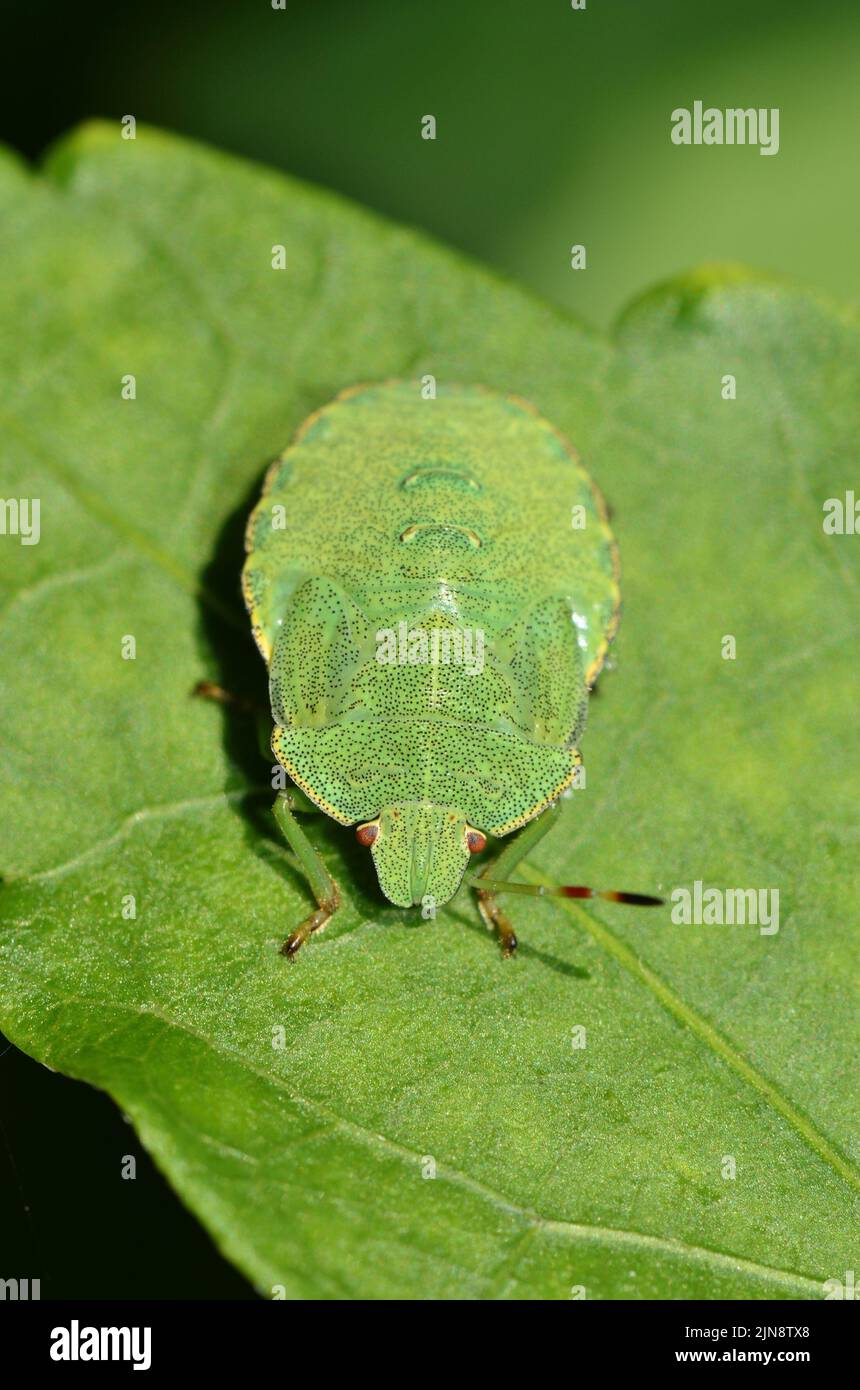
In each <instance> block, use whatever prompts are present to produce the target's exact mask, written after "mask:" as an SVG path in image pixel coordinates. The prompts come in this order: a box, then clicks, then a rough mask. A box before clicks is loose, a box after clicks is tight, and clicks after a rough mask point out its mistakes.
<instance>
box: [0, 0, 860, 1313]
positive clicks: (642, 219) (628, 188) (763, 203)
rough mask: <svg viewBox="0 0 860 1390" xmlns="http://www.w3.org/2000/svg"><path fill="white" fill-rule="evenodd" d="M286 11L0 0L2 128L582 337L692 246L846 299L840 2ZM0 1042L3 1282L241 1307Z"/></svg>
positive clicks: (846, 84)
mask: <svg viewBox="0 0 860 1390" xmlns="http://www.w3.org/2000/svg"><path fill="white" fill-rule="evenodd" d="M285 5H286V7H285V9H284V10H283V11H281V10H273V9H272V7H271V0H234V2H233V3H223V0H207V3H201V2H200V0H184V3H182V4H180V5H176V4H175V3H168V0H149V3H148V4H146V5H145V6H137V7H132V6H123V5H118V4H116V3H115V0H114V3H110V4H108V3H102V0H98V2H97V3H90V4H85V3H79V4H77V5H75V6H71V5H68V4H61V3H58V0H47V3H42V4H40V5H33V4H32V0H5V3H4V5H3V7H2V12H0V35H2V41H3V51H4V53H5V54H6V55H7V59H8V64H9V70H10V71H13V72H14V73H15V74H17V76H18V78H19V81H18V83H17V84H16V83H15V82H13V81H8V80H7V81H6V82H5V83H4V84H3V85H2V90H0V135H2V138H3V140H4V141H5V142H6V143H8V144H10V145H12V146H14V147H15V148H17V149H19V150H20V151H21V152H22V153H23V154H24V155H25V156H27V157H28V158H31V159H35V158H37V157H38V156H39V154H40V153H41V151H42V150H43V149H44V147H45V146H46V145H47V144H49V143H50V142H51V141H52V140H53V139H54V138H56V136H58V135H59V134H60V133H61V132H62V131H64V130H66V129H67V128H68V127H69V126H71V125H73V124H75V123H76V122H77V121H79V120H83V119H85V118H87V117H89V116H93V115H96V116H106V117H115V118H116V119H117V120H119V118H120V117H121V116H123V115H125V114H127V113H130V114H133V115H135V116H136V117H137V118H138V120H139V121H141V122H152V123H154V124H157V125H161V126H165V127H167V128H168V129H171V130H174V131H179V132H182V133H185V134H187V135H190V136H192V137H195V138H197V139H202V140H206V141H209V142H211V143H213V144H215V145H218V146H221V147H222V148H224V149H227V150H232V151H235V152H236V153H238V154H242V155H246V156H248V157H251V158H254V159H257V160H261V161H263V162H265V163H268V164H271V165H274V166H277V167H279V168H282V169H286V170H289V171H290V172H291V173H294V174H298V175H300V176H302V177H304V178H307V179H310V180H313V181H314V182H316V183H321V184H325V185H328V186H330V187H332V188H335V189H338V190H340V191H342V192H343V193H345V194H347V195H349V196H350V197H352V198H355V199H357V200H359V201H360V202H363V203H366V204H368V205H369V206H371V207H373V208H376V209H378V210H379V211H381V212H384V213H386V214H388V215H389V216H391V217H394V218H397V219H398V220H400V221H405V222H411V223H414V224H416V225H418V226H420V227H422V228H424V229H426V230H428V231H430V232H432V233H433V234H435V235H436V236H438V237H440V238H442V239H443V240H445V241H447V242H449V243H450V244H452V245H454V246H457V247H460V248H462V249H463V250H464V251H466V252H468V253H469V254H470V255H472V256H475V257H477V258H478V259H480V260H481V261H484V262H486V263H488V264H490V265H493V266H495V267H497V268H498V269H500V270H502V271H503V272H505V273H507V274H509V275H512V276H514V277H516V278H517V279H518V280H520V281H521V282H523V283H524V284H526V285H529V286H531V287H532V288H533V289H535V290H536V291H538V292H539V293H540V294H542V295H544V296H546V297H548V298H549V299H551V300H552V301H554V302H555V303H556V304H558V305H561V306H563V307H565V308H567V309H569V310H571V311H573V312H575V313H576V314H578V315H579V316H581V317H583V318H586V319H588V320H590V321H592V322H593V323H595V324H598V325H601V326H606V325H608V324H609V323H610V322H611V321H612V319H613V318H614V317H615V315H616V314H617V312H618V311H619V309H620V308H621V307H622V306H623V305H624V304H625V303H626V302H627V301H628V300H629V299H630V298H631V296H633V295H635V294H638V293H640V292H641V291H642V290H643V289H645V288H646V287H648V286H649V285H650V284H652V283H653V282H654V281H655V280H658V279H661V278H663V277H666V276H669V275H672V274H675V273H676V272H678V271H680V270H683V269H685V268H687V267H688V266H690V265H693V264H696V263H698V262H701V261H705V260H740V261H745V262H748V263H750V264H752V265H754V266H757V267H760V268H761V269H764V270H770V271H777V272H782V273H787V274H790V275H794V276H796V277H798V278H800V279H802V280H804V281H807V282H809V283H811V284H814V285H818V286H821V287H822V288H824V289H826V290H830V291H833V292H835V293H837V294H839V295H840V296H841V297H843V298H848V299H853V300H857V299H860V271H859V270H858V255H857V245H858V228H860V183H858V179H857V149H858V137H860V82H858V67H859V66H860V62H858V60H860V4H858V3H857V0H818V3H815V4H811V3H808V0H721V3H707V4H706V3H704V0H651V3H645V0H587V7H586V9H585V10H584V11H574V10H572V9H571V7H570V0H471V3H468V4H466V3H464V0H434V3H432V4H419V3H417V0H400V3H395V0H363V2H362V3H358V0H350V2H349V3H347V0H285ZM696 99H701V100H702V101H703V102H704V103H705V104H706V105H712V106H716V107H722V108H725V107H728V106H743V107H747V106H756V107H772V106H778V107H779V108H780V113H781V121H780V151H779V153H778V154H777V155H776V156H775V157H771V158H765V157H763V156H761V155H760V154H759V153H758V151H757V149H754V148H744V147H719V146H717V147H698V148H696V147H693V148H678V147H676V146H675V145H673V144H672V143H671V141H670V139H669V130H670V113H671V111H672V110H673V109H674V108H675V107H677V106H687V107H690V106H692V103H693V102H694V101H695V100H696ZM425 114H432V115H434V116H435V117H436V120H437V123H438V129H437V139H436V140H435V142H429V141H424V140H422V139H421V138H420V122H421V117H422V116H424V115H425ZM574 242H577V243H584V244H585V245H586V247H587V252H588V268H587V270H585V271H573V270H571V269H570V265H569V259H570V258H569V248H570V246H571V244H572V243H574ZM3 1046H4V1044H3V1042H2V1040H0V1091H2V1099H0V1233H2V1236H3V1245H2V1250H0V1254H2V1257H3V1258H2V1261H0V1263H2V1265H3V1267H2V1268H0V1277H16V1276H17V1277H41V1278H42V1280H43V1297H58V1296H64V1295H65V1296H83V1297H87V1296H89V1297H93V1296H102V1297H103V1296H109V1295H110V1296H114V1297H131V1296H147V1295H148V1296H150V1297H189V1298H195V1297H197V1298H200V1297H204V1298H205V1297H219V1296H220V1297H235V1296H252V1292H251V1290H250V1288H249V1286H248V1285H247V1284H246V1283H245V1281H244V1280H243V1279H241V1277H240V1276H239V1275H238V1274H236V1273H235V1272H234V1271H232V1270H231V1269H229V1268H228V1266H227V1265H226V1264H225V1263H224V1262H223V1261H222V1260H221V1259H220V1258H219V1257H218V1256H217V1255H216V1253H215V1252H214V1250H213V1249H212V1247H211V1245H210V1243H209V1241H208V1237H206V1236H205V1235H204V1234H203V1232H202V1231H200V1230H199V1228H198V1227H197V1226H196V1223H195V1222H194V1221H193V1220H192V1219H191V1218H190V1217H189V1216H187V1215H186V1214H185V1212H184V1211H183V1210H182V1208H181V1207H180V1206H179V1203H178V1202H177V1201H176V1199H175V1198H174V1197H173V1196H172V1194H171V1193H170V1191H169V1189H168V1188H167V1187H166V1185H165V1184H164V1182H163V1181H162V1179H161V1178H160V1177H159V1175H158V1174H157V1173H156V1172H155V1170H154V1169H153V1168H152V1165H151V1164H149V1162H148V1160H147V1159H146V1158H145V1156H144V1155H142V1154H141V1153H140V1148H139V1145H138V1144H137V1141H136V1139H135V1137H134V1136H133V1133H132V1131H131V1130H129V1129H128V1128H127V1127H126V1126H125V1125H124V1123H123V1121H122V1118H121V1116H120V1115H119V1114H118V1112H117V1111H116V1110H115V1108H114V1107H113V1105H112V1104H111V1103H110V1102H109V1101H107V1099H106V1098H104V1097H102V1096H99V1095H97V1094H96V1093H94V1092H91V1091H88V1090H87V1088H85V1087H83V1086H81V1085H79V1084H78V1083H75V1082H72V1081H68V1080H66V1079H65V1078H62V1077H59V1076H53V1075H49V1074H48V1073H47V1072H46V1071H45V1070H44V1069H43V1068H41V1067H39V1066H38V1065H37V1064H36V1063H34V1062H32V1061H30V1060H29V1059H27V1058H25V1057H23V1056H22V1055H21V1054H20V1053H19V1052H17V1050H16V1049H14V1048H8V1050H7V1051H6V1052H3V1050H2V1049H3ZM125 1152H131V1153H136V1154H138V1156H139V1163H140V1167H139V1179H138V1181H137V1182H135V1183H133V1184H132V1183H127V1184H121V1183H120V1182H119V1181H118V1179H117V1177H116V1174H117V1158H116V1155H117V1153H125ZM166 1251H169V1256H170V1258H169V1260H167V1261H165V1258H164V1256H165V1252H166Z"/></svg>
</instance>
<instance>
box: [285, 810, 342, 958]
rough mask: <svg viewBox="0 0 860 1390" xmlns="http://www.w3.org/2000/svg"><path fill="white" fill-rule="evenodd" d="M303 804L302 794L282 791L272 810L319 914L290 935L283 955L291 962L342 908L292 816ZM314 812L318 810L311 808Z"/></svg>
mask: <svg viewBox="0 0 860 1390" xmlns="http://www.w3.org/2000/svg"><path fill="white" fill-rule="evenodd" d="M301 802H305V803H306V804H307V798H305V797H304V796H303V795H302V793H301V792H295V793H294V792H293V791H292V790H290V791H283V792H279V793H278V796H277V799H276V801H275V804H274V807H273V808H272V810H273V814H274V817H275V820H276V821H277V822H278V827H279V829H280V831H281V833H282V834H283V836H284V839H285V840H286V842H287V844H288V845H289V847H290V849H291V850H292V851H293V853H294V854H295V856H296V858H297V859H298V861H299V863H300V864H301V866H302V868H303V869H304V871H305V873H306V874H307V878H308V883H309V884H310V888H311V892H312V893H313V895H314V897H315V898H316V900H317V909H316V911H315V912H312V913H311V915H310V917H307V918H305V920H304V922H302V923H301V924H300V925H299V926H298V927H296V929H295V931H294V932H291V933H290V935H289V936H288V937H287V939H286V941H285V942H284V944H283V946H282V947H281V954H282V955H285V956H289V957H290V958H292V957H293V956H295V954H296V952H297V951H298V950H299V948H300V947H301V946H302V945H303V944H304V942H305V941H307V939H308V937H309V936H310V935H311V933H312V932H316V931H322V929H323V927H324V926H325V925H326V923H327V922H328V921H329V920H330V919H331V918H332V917H333V916H334V914H335V913H336V912H337V909H338V908H339V907H340V892H339V891H338V886H337V884H336V883H335V881H334V879H333V878H332V876H331V874H330V873H329V871H328V869H327V868H326V866H325V864H324V863H323V860H322V858H321V856H320V854H319V852H318V851H317V850H316V849H314V847H313V845H312V844H311V842H310V840H309V839H308V837H307V835H306V834H305V832H304V831H303V830H302V827H301V826H300V825H299V823H298V821H297V820H296V818H295V815H294V814H293V812H294V811H296V810H298V809H304V807H302V806H301ZM311 808H312V809H313V810H317V809H318V808H317V807H316V806H312V804H311Z"/></svg>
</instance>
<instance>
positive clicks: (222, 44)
mask: <svg viewBox="0 0 860 1390" xmlns="http://www.w3.org/2000/svg"><path fill="white" fill-rule="evenodd" d="M284 3H285V6H286V8H285V9H284V10H273V9H272V7H271V0H233V3H223V0H211V3H205V4H203V3H199V2H198V0H185V3H183V4H181V5H173V4H169V3H165V0H150V3H148V4H147V5H145V6H137V7H133V6H123V5H116V4H111V5H108V4H101V3H99V4H91V5H89V6H87V5H83V6H81V5H76V6H67V5H61V4H58V3H48V4H47V5H40V6H38V7H36V6H32V5H31V4H29V3H24V0H15V3H13V4H12V5H9V4H8V0H7V4H6V7H5V11H6V13H5V23H6V25H7V26H8V39H7V43H6V46H5V47H6V52H7V53H9V54H14V53H15V52H16V51H19V50H20V49H21V47H22V45H23V50H24V51H23V59H24V67H25V68H26V70H27V71H28V72H29V73H30V74H31V89H30V91H29V93H28V97H27V100H22V99H21V96H20V94H19V93H16V92H15V91H14V89H13V90H9V89H8V88H7V90H6V91H5V92H4V94H3V98H2V100H3V103H4V106H5V111H4V122H3V125H4V131H5V136H6V138H7V140H9V141H10V143H12V144H14V145H16V146H18V147H19V148H21V149H23V150H24V151H26V152H27V153H28V154H30V155H33V156H35V155H36V154H37V153H38V152H39V150H40V148H42V147H43V146H44V145H45V144H46V143H47V142H48V141H50V140H51V139H53V138H54V137H55V136H56V135H57V134H58V133H59V132H60V131H61V130H63V129H65V128H66V127H67V126H68V125H69V124H71V123H72V122H74V121H76V120H78V119H82V118H83V117H85V116H87V115H102V116H115V117H117V118H118V117H120V116H122V115H124V114H126V113H131V114H133V115H135V116H136V117H137V118H138V119H139V120H145V121H152V122H155V123H156V124H159V125H164V126H167V127H168V128H170V129H171V130H176V131H182V132H185V133H187V134H189V135H193V136H196V137H198V138H200V139H203V140H208V141H211V142H212V143H214V144H216V145H219V146H221V147H222V148H224V149H228V150H235V151H236V152H237V153H240V154H244V155H248V156H251V157H252V158H254V159H259V160H262V161H265V162H266V163H269V164H273V165H276V166H278V167H280V168H283V169H288V170H290V171H291V172H292V173H296V174H300V175H302V176H303V177H305V178H308V179H311V180H313V181H315V182H318V183H323V184H327V185H329V186H330V187H332V188H336V189H339V190H342V191H343V192H344V193H347V194H349V195H350V196H351V197H353V198H355V199H358V200H359V201H361V202H364V203H367V204H369V205H370V206H372V207H374V208H377V209H379V210H380V211H382V212H385V213H387V214H389V215H390V216H392V217H395V218H398V219H399V220H402V221H407V222H412V223H415V224H417V225H418V226H421V227H423V228H426V229H427V230H429V231H431V232H433V233H434V234H436V235H437V236H439V237H441V238H443V239H444V240H445V241H448V242H450V243H451V244H453V245H455V246H458V247H461V248H463V249H464V250H465V251H467V252H469V253H470V254H472V255H473V256H476V257H478V258H479V259H481V260H483V261H486V262H489V263H490V264H492V265H494V266H497V267H499V268H500V269H501V270H503V271H505V272H506V273H508V274H510V275H513V276H515V277H516V278H517V279H519V280H521V281H523V282H524V283H526V284H527V285H530V286H532V287H533V288H534V289H536V290H537V291H539V292H540V293H541V294H543V295H545V296H547V297H548V298H550V299H552V300H553V301H554V302H555V303H557V304H560V305H563V306H564V307H566V308H568V309H571V310H573V311H574V312H576V313H577V314H579V315H580V316H582V317H585V318H587V319H589V320H591V321H592V322H595V323H597V324H601V325H605V324H608V323H609V322H611V320H612V319H613V317H614V316H615V314H616V313H617V311H618V310H619V309H620V308H621V306H622V305H624V304H625V303H626V302H627V301H628V299H629V298H630V297H631V296H632V295H634V294H637V293H639V292H640V291H641V290H642V289H643V288H645V287H646V286H648V285H649V284H651V283H652V282H653V281H655V280H657V279H662V278H664V277H665V276H668V275H671V274H674V273H675V272H677V271H678V270H680V269H683V268H685V267H687V266H689V265H692V264H695V263H697V262H700V261H703V260H715V259H719V260H742V261H747V262H749V263H751V264H752V265H755V266H759V267H761V268H763V269H768V270H773V271H780V272H785V273H788V274H795V275H797V276H798V277H799V278H801V279H804V280H806V281H809V282H811V283H813V284H817V285H820V286H822V287H824V288H826V289H829V290H832V291H835V292H837V293H840V294H841V295H842V296H843V297H849V298H853V299H856V298H858V297H860V270H858V256H857V250H856V248H857V240H858V230H860V182H858V179H857V148H858V136H860V81H858V66H860V5H858V4H857V2H856V0H817V3H809V0H720V3H705V0H651V3H645V0H587V7H586V9H585V10H583V11H574V10H572V9H571V7H570V0H469V3H464V2H463V0H434V3H432V4H419V3H417V0H400V3H395V0H361V2H360V3H357V0H284ZM83 15H89V16H90V20H89V22H88V23H82V16H83ZM16 21H17V22H16ZM697 98H699V99H701V100H703V101H704V103H705V104H706V105H713V106H717V107H722V108H725V107H727V106H743V107H747V106H756V107H772V106H778V107H779V108H780V112H781V129H780V151H779V153H778V154H777V155H776V156H773V157H769V158H768V157H764V156H762V155H760V154H759V152H758V150H757V149H754V148H749V147H729V146H722V147H721V146H713V147H684V148H679V147H678V146H675V145H673V144H672V143H671V142H670V139H669V128H670V120H669V118H670V113H671V111H672V110H673V108H675V107H676V106H688V107H689V106H692V103H693V101H694V100H696V99H697ZM427 113H431V114H433V115H435V117H436V119H437V122H438V133H437V139H436V141H435V142H430V141H424V140H422V139H421V138H420V134H419V128H420V118H421V116H422V115H424V114H427ZM573 242H582V243H584V244H585V245H586V247H587V250H588V268H587V270H586V271H584V272H583V271H573V270H571V269H570V265H569V259H570V258H569V247H570V245H571V244H572V243H573Z"/></svg>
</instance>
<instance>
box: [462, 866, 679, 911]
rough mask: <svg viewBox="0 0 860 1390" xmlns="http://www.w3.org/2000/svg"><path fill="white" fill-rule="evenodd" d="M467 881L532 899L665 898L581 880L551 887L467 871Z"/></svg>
mask: <svg viewBox="0 0 860 1390" xmlns="http://www.w3.org/2000/svg"><path fill="white" fill-rule="evenodd" d="M466 878H467V881H468V882H469V883H471V885H472V887H473V888H477V889H478V890H479V891H480V892H482V893H492V894H494V895H495V894H496V893H527V894H528V895H529V897H532V898H603V899H604V900H605V901H606V902H608V903H628V904H629V905H630V906H631V907H662V906H663V904H664V903H665V901H666V900H665V898H655V897H652V896H651V894H650V893H623V892H621V891H620V890H619V889H617V888H588V887H586V885H585V884H584V883H564V884H560V885H559V886H558V887H552V886H550V885H547V884H544V883H509V882H507V881H505V880H504V879H498V878H484V876H483V875H482V874H467V875H466Z"/></svg>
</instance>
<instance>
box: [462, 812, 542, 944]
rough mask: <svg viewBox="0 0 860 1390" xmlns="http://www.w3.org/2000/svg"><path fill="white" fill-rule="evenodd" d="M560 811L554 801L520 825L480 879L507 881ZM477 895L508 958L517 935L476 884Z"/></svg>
mask: <svg viewBox="0 0 860 1390" xmlns="http://www.w3.org/2000/svg"><path fill="white" fill-rule="evenodd" d="M560 812H561V803H560V802H559V801H554V802H553V804H552V805H551V806H549V807H547V809H546V810H545V811H544V812H543V813H542V814H541V815H539V816H536V817H535V819H534V820H532V821H529V823H528V825H525V826H523V828H522V830H521V831H520V832H519V834H518V835H515V836H514V838H513V840H510V841H509V843H508V844H507V845H506V846H505V848H504V849H503V850H502V852H501V854H500V855H499V856H498V858H496V859H492V860H491V861H490V862H489V864H487V866H486V868H484V869H483V870H482V871H481V873H480V874H479V875H478V879H479V881H480V879H481V878H496V879H507V878H510V876H511V873H512V872H513V870H514V869H515V868H516V866H517V864H519V863H521V862H522V860H523V859H525V857H526V855H527V854H530V853H531V851H532V850H533V849H534V847H535V845H536V844H538V842H539V841H540V840H542V839H543V837H544V835H546V833H547V831H549V830H552V827H553V826H554V825H555V823H556V821H557V820H558V817H559V814H560ZM475 887H476V888H477V892H478V911H479V912H480V914H481V916H482V917H483V919H484V922H485V924H486V926H487V927H489V929H490V930H491V931H497V932H498V934H499V941H500V942H501V946H502V958H503V959H504V960H507V959H509V958H510V957H511V956H512V955H513V954H514V952H515V951H516V949H517V937H516V932H515V931H514V929H513V926H512V925H511V921H510V918H509V917H508V916H507V914H506V913H505V912H503V911H502V909H501V908H500V907H499V904H498V902H497V901H496V898H495V896H494V895H493V894H492V893H491V892H487V891H486V890H485V889H482V888H480V887H478V886H477V884H475Z"/></svg>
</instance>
